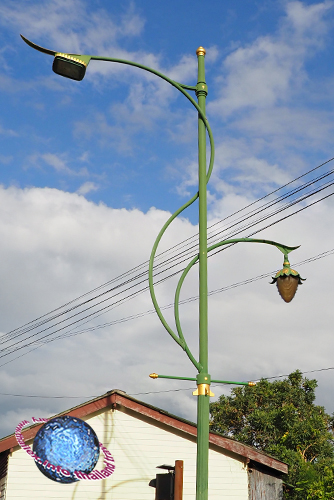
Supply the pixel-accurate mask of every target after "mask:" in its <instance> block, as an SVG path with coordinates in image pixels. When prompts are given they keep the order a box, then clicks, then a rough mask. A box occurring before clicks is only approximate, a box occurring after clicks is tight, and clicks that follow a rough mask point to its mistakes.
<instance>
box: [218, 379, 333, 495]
mask: <svg viewBox="0 0 334 500" xmlns="http://www.w3.org/2000/svg"><path fill="white" fill-rule="evenodd" d="M317 385H318V384H317V381H316V380H308V379H307V378H303V377H302V373H301V372H300V371H299V370H297V371H295V372H293V373H291V374H290V375H289V376H288V378H287V379H284V380H280V381H274V382H269V381H268V380H265V379H262V380H261V381H260V382H259V383H258V384H257V385H256V386H255V387H248V386H243V387H237V388H235V389H232V392H231V395H230V396H220V398H219V400H218V401H217V402H215V403H212V404H211V406H210V412H211V429H212V430H214V431H217V432H219V433H221V434H223V435H224V436H228V437H232V438H234V439H236V440H237V441H241V442H242V443H245V444H248V445H250V446H254V447H255V448H257V449H258V450H261V451H264V452H266V453H268V454H270V455H273V456H275V457H277V458H278V459H280V460H282V461H284V462H286V463H287V464H288V465H289V476H288V478H287V480H286V482H287V483H290V484H292V485H295V488H294V489H292V490H290V491H289V492H288V493H286V498H291V499H292V498H293V499H296V500H297V499H298V500H299V499H300V500H309V499H326V500H327V499H328V500H330V499H334V436H333V423H334V419H333V417H331V416H330V415H328V414H327V413H326V412H325V409H324V408H323V407H322V406H317V405H315V404H314V401H315V389H316V387H317Z"/></svg>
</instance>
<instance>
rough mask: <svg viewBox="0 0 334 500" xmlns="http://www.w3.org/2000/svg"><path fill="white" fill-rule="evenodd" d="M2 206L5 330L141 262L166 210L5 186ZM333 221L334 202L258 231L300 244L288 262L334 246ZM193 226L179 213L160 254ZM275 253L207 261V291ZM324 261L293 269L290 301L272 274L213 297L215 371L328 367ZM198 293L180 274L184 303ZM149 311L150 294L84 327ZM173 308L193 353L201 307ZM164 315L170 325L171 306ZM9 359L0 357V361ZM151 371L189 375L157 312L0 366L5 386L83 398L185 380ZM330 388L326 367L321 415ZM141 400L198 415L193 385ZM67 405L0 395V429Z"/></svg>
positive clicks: (276, 259)
mask: <svg viewBox="0 0 334 500" xmlns="http://www.w3.org/2000/svg"><path fill="white" fill-rule="evenodd" d="M0 210H1V213H2V217H1V220H0V238H1V241H2V245H1V247H0V277H1V289H0V319H1V326H0V328H1V331H2V332H4V333H5V332H7V331H9V330H12V329H14V328H17V327H18V326H20V325H22V324H24V323H26V322H27V321H31V320H32V319H33V318H37V317H39V316H41V315H43V314H44V313H45V312H47V311H50V310H51V309H54V308H55V307H57V306H59V305H62V304H64V303H66V302H68V301H69V300H71V299H73V298H75V297H77V296H79V295H81V294H82V293H84V292H86V291H88V290H91V289H93V288H95V287H97V286H99V285H101V284H102V283H106V282H107V281H108V280H110V279H111V278H114V277H116V276H119V275H121V274H122V273H123V272H126V271H128V270H129V269H130V268H133V267H135V266H136V265H138V264H140V263H142V262H145V261H146V260H147V258H148V256H149V253H150V249H151V246H152V244H153V241H154V239H155V237H156V235H157V233H158V231H159V230H160V228H161V226H162V225H163V223H164V222H165V221H166V219H167V217H168V216H169V214H168V213H165V212H162V211H159V210H156V209H151V210H150V211H149V212H148V213H146V214H144V213H142V212H140V211H139V210H131V211H129V210H125V209H120V210H115V209H111V208H108V207H106V206H104V205H102V204H101V205H95V204H94V203H91V202H88V201H87V200H86V199H85V198H84V197H82V196H78V195H77V194H70V193H64V192H62V191H58V190H55V189H37V188H32V189H25V190H20V189H16V188H10V189H4V188H1V189H0ZM331 219H332V203H331V202H324V203H322V204H320V205H318V206H316V207H314V208H313V209H310V210H309V211H307V213H306V212H305V213H304V214H303V213H302V214H301V215H299V216H296V217H293V218H292V219H291V220H287V221H286V222H284V223H281V224H280V225H278V226H274V227H273V228H271V229H268V230H266V231H265V232H264V233H262V235H261V236H260V237H266V238H268V239H274V240H276V241H281V242H283V243H286V244H290V245H294V244H302V247H301V249H299V250H297V251H295V252H293V254H295V255H291V263H292V264H295V263H296V262H297V261H299V260H303V259H305V258H307V257H310V256H312V255H315V254H317V253H319V252H321V251H324V250H327V249H329V248H333V247H334V240H333V235H332V233H331V232H328V230H327V229H328V225H329V224H330V221H331ZM195 231H196V228H195V227H194V226H192V225H191V224H190V223H189V222H187V221H186V220H178V221H176V222H175V223H174V225H173V226H171V228H170V230H169V231H168V233H167V234H166V238H164V241H163V244H162V249H166V248H168V247H170V246H172V245H174V244H175V243H177V242H178V241H181V240H183V239H185V238H187V237H190V236H192V235H193V234H194V232H195ZM319 242H321V244H320V246H319ZM193 251H194V252H196V250H195V249H194V250H193ZM282 258H283V255H282V254H280V253H279V252H278V251H277V250H276V249H275V248H272V247H268V248H267V247H265V246H264V245H263V246H261V245H259V246H256V247H255V246H254V245H242V244H240V245H238V246H235V247H233V249H229V250H227V251H226V252H223V253H222V254H219V255H217V256H215V257H213V258H212V259H210V260H209V289H210V290H214V289H217V288H221V287H222V286H225V285H228V284H231V283H235V282H238V281H242V280H244V279H247V278H251V277H253V276H256V275H258V274H262V273H263V272H269V271H271V270H272V271H274V270H275V269H277V268H278V267H280V266H281V265H282ZM332 259H333V257H328V258H327V259H323V260H322V261H316V262H315V263H314V264H310V265H308V266H305V267H302V268H300V269H299V268H298V267H297V269H298V270H300V272H301V274H302V276H303V277H306V278H307V281H306V282H305V284H304V285H303V286H302V287H301V289H300V290H299V291H298V293H297V296H296V298H295V300H294V301H293V302H292V303H291V304H289V305H286V304H285V303H283V301H282V300H281V299H280V298H279V296H278V294H277V292H276V290H275V287H274V286H271V287H270V286H269V285H268V284H267V283H268V281H269V279H268V278H267V279H266V280H262V281H259V282H256V283H254V284H252V285H248V286H245V287H239V288H236V289H233V290H230V291H228V292H224V293H222V294H217V295H214V296H212V297H210V299H209V304H210V307H209V310H210V316H209V317H210V334H209V338H210V371H211V374H212V376H213V377H214V378H218V379H219V378H222V379H232V380H233V379H237V380H239V379H247V380H248V379H255V378H258V377H261V376H272V375H277V374H280V373H282V372H283V373H289V371H292V370H294V369H295V368H300V369H302V370H307V369H316V368H321V367H326V366H331V364H332V362H331V357H330V353H331V351H332V348H333V347H334V346H332V344H333V342H334V340H333V336H332V332H331V329H330V325H331V324H332V321H333V318H332V307H331V305H330V301H331V294H330V293H329V292H330V290H331V288H332V284H331V274H332V273H331V272H330V269H331V267H332V266H333V261H332ZM157 278H158V277H157ZM142 279H143V283H142V284H141V285H137V287H136V288H133V289H129V292H128V293H130V292H131V291H136V290H138V288H140V287H141V286H145V285H147V276H146V272H145V274H144V275H143V278H142ZM110 286H111V285H109V287H110ZM129 286H131V283H129ZM174 287H175V280H168V281H166V282H165V283H164V284H163V285H160V286H158V287H157V296H158V300H159V302H160V304H161V305H167V304H170V303H171V302H172V301H173V295H174V289H175V288H174ZM105 289H106V288H103V289H102V291H103V290H105ZM196 294H197V268H195V269H194V270H193V272H192V273H190V275H189V278H187V281H186V283H185V284H184V290H183V291H182V293H181V299H184V298H187V297H192V296H194V295H196ZM123 296H124V294H122V295H120V296H119V298H122V297H123ZM151 309H152V305H151V300H150V297H149V295H148V293H147V292H146V293H145V294H140V295H137V296H136V299H135V300H129V301H127V302H124V304H123V305H119V306H118V307H116V308H113V309H111V310H110V312H108V313H107V314H106V315H104V316H101V317H99V318H96V319H95V320H94V319H90V321H89V323H88V324H86V325H84V326H85V327H91V326H94V325H98V324H102V323H108V322H113V321H115V320H118V319H122V318H126V317H127V316H130V315H133V314H137V313H141V312H145V311H148V310H151ZM180 311H181V323H182V325H183V329H184V334H185V336H186V339H187V340H188V342H189V345H190V347H191V349H192V350H193V351H194V352H195V353H196V352H197V343H198V339H197V305H196V303H193V302H192V303H189V304H185V305H184V306H181V309H180ZM74 312H75V311H74ZM165 314H166V317H167V319H168V321H170V322H171V324H172V311H171V310H167V311H166V312H165ZM60 319H62V318H60ZM61 326H62V325H60V327H61ZM80 329H82V328H80ZM315 332H316V335H315ZM46 333H48V332H46ZM59 333H62V331H60V332H59ZM22 353H24V351H22ZM17 354H20V352H18V353H17ZM7 360H8V358H1V359H0V365H1V364H2V363H3V362H6V361H7ZM152 371H155V372H157V373H159V372H160V373H163V374H173V375H174V374H178V375H180V376H182V375H183V376H194V375H195V370H194V369H193V368H192V366H191V364H190V362H188V360H187V358H186V356H185V353H184V352H183V351H182V350H181V349H179V347H178V346H177V345H176V344H175V343H174V342H173V341H172V339H170V338H169V336H168V334H167V333H166V332H165V331H164V329H163V327H162V326H161V325H160V322H159V320H158V319H157V317H156V315H155V314H152V315H146V316H143V317H141V318H138V319H137V320H133V321H129V322H121V323H118V324H115V325H114V326H105V327H104V328H102V329H100V330H96V331H92V332H91V333H85V334H82V335H79V336H76V337H72V338H68V339H65V340H62V341H57V342H52V343H50V344H47V345H46V346H44V347H41V348H39V349H37V350H35V351H33V352H32V353H30V354H28V355H27V356H23V357H22V358H20V359H18V360H16V361H14V362H13V363H9V364H7V365H5V366H3V367H0V375H1V377H2V391H1V392H6V393H12V394H13V393H14V394H28V393H30V394H32V393H33V394H43V395H58V396H59V395H64V396H66V395H68V396H76V395H78V396H83V400H84V399H85V398H84V397H85V396H93V395H98V394H101V393H103V392H105V391H106V390H110V389H112V388H115V387H117V388H121V389H124V390H126V391H127V392H128V393H130V394H138V393H145V392H155V391H164V390H171V389H173V388H180V387H190V386H191V384H190V385H189V383H188V384H183V383H180V382H171V381H163V380H162V381H160V380H158V381H155V382H152V381H151V380H150V379H149V378H148V374H149V373H151V372H152ZM69 381H70V382H69ZM330 383H331V378H330V372H329V374H328V378H327V379H326V380H325V381H324V382H323V385H322V390H321V392H320V398H321V401H326V404H327V403H328V406H327V407H328V409H329V410H331V409H332V406H331V405H332V402H331V401H329V400H328V399H326V391H327V388H328V386H329V384H330ZM221 391H225V389H224V388H215V389H214V392H215V393H216V395H219V394H220V393H221ZM138 398H139V399H140V398H143V399H144V400H147V401H149V402H151V403H153V404H156V405H160V406H161V407H164V408H166V409H169V411H174V412H175V413H177V414H180V413H181V414H182V415H184V416H186V417H188V418H192V419H194V418H195V413H194V410H195V399H194V398H193V397H192V396H191V391H185V392H181V393H180V394H178V393H176V397H175V393H163V392H162V393H161V394H151V395H144V394H141V395H139V396H138ZM75 403H76V401H75V400H74V402H73V401H72V400H71V401H69V402H67V401H66V400H62V401H59V400H51V401H44V400H43V406H41V403H40V401H39V400H37V401H34V402H32V400H31V399H30V400H28V402H26V400H23V399H19V400H18V401H17V400H15V401H13V399H9V398H6V399H4V403H3V404H2V405H1V413H2V418H1V431H0V432H2V433H7V432H11V431H13V430H14V424H15V422H14V423H13V420H12V419H13V418H14V417H15V418H16V417H17V418H18V421H19V420H20V418H21V416H22V415H24V414H25V415H26V416H27V414H28V416H31V415H32V414H35V413H36V412H37V411H38V412H39V414H38V415H37V414H36V416H43V415H45V414H49V413H55V412H56V411H60V410H61V409H65V408H66V407H67V406H68V407H69V406H72V405H73V404H75ZM10 412H12V413H10ZM32 412H33V413H32ZM11 426H12V427H11Z"/></svg>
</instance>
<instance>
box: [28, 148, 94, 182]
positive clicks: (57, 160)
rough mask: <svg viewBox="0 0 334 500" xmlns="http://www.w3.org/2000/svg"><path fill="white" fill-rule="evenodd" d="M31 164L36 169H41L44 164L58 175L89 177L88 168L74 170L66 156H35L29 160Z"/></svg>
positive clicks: (50, 154) (48, 154) (47, 154)
mask: <svg viewBox="0 0 334 500" xmlns="http://www.w3.org/2000/svg"><path fill="white" fill-rule="evenodd" d="M29 163H30V164H31V165H33V166H34V167H39V168H40V165H41V163H42V165H43V164H46V165H47V166H49V167H52V168H53V169H54V170H55V171H56V172H57V173H58V174H65V175H70V176H83V177H87V176H88V175H89V173H88V170H87V168H85V167H84V168H80V169H73V168H70V167H69V166H68V163H69V161H68V160H67V158H66V154H60V155H57V154H55V153H44V154H34V155H32V156H31V157H30V158H29Z"/></svg>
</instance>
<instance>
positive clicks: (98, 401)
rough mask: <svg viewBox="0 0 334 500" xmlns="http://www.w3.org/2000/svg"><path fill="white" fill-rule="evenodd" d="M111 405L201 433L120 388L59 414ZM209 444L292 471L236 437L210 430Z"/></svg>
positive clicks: (7, 441)
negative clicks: (235, 438) (225, 435)
mask: <svg viewBox="0 0 334 500" xmlns="http://www.w3.org/2000/svg"><path fill="white" fill-rule="evenodd" d="M108 408H112V409H118V410H123V411H130V412H132V413H133V414H134V415H137V417H141V418H143V417H144V418H148V419H149V420H151V421H152V423H154V422H155V423H156V424H160V425H164V426H166V427H167V428H169V429H170V431H171V432H173V431H174V432H175V431H179V432H181V433H183V434H186V435H188V436H189V437H190V436H191V437H196V435H197V427H196V424H194V423H193V422H189V421H188V420H185V419H183V418H180V417H177V416H175V415H172V414H171V413H168V412H167V411H165V410H162V409H160V408H157V407H155V406H152V405H149V404H147V403H143V402H142V401H139V400H137V399H134V398H133V397H131V396H129V395H128V394H126V393H125V392H123V391H119V390H117V389H115V390H112V391H109V392H107V393H106V394H103V395H102V396H99V397H97V398H95V399H92V400H90V401H87V402H86V403H83V404H81V405H78V406H75V407H74V408H71V409H69V410H66V411H63V412H61V413H59V414H58V415H56V416H61V415H65V414H66V415H70V416H72V417H77V418H84V417H88V416H90V415H92V414H94V413H98V412H101V411H103V410H105V409H108ZM42 425H43V424H34V425H31V426H30V427H27V428H26V429H23V430H22V431H21V432H22V435H23V437H24V440H25V441H27V440H30V439H33V438H34V437H35V435H36V433H37V431H38V430H39V429H40V428H41V427H42ZM209 443H210V444H211V445H215V446H217V447H218V448H221V449H222V450H225V451H227V452H231V453H234V454H236V455H239V456H240V457H242V458H243V459H244V460H245V461H246V462H247V463H248V462H249V461H252V462H257V463H259V464H261V465H264V466H266V467H269V468H271V469H274V470H275V471H277V472H279V473H284V474H287V473H288V466H287V464H285V463H284V462H281V461H280V460H277V459H275V458H273V457H271V456H269V455H267V454H266V453H263V452H261V451H258V450H256V449H255V448H253V447H252V446H248V445H245V444H243V443H239V442H238V441H235V440H234V439H231V438H227V437H224V436H222V435H220V434H218V433H216V432H210V435H209ZM16 446H18V443H17V441H16V437H15V434H14V433H13V434H11V435H10V436H7V437H4V438H2V439H0V453H2V452H5V451H7V450H10V449H12V448H14V447H16Z"/></svg>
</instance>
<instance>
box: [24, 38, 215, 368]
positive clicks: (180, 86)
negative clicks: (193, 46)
mask: <svg viewBox="0 0 334 500" xmlns="http://www.w3.org/2000/svg"><path fill="white" fill-rule="evenodd" d="M21 38H22V39H23V41H24V42H25V43H26V44H28V45H29V46H30V47H32V48H33V49H35V50H38V51H39V52H42V53H44V54H48V55H51V56H54V57H55V58H57V56H63V57H65V58H66V57H67V58H68V59H69V60H72V59H73V60H75V61H76V62H81V63H82V64H83V65H84V66H85V67H87V65H88V64H89V62H90V61H91V60H92V61H93V60H95V61H106V62H115V63H120V64H126V65H128V66H133V67H136V68H139V69H143V70H145V71H148V72H149V73H152V74H154V75H156V76H158V77H159V78H161V79H163V80H165V81H166V82H168V83H169V84H170V85H172V86H173V87H174V88H176V89H177V90H178V91H179V92H181V94H183V95H184V96H185V97H186V98H187V99H188V101H190V102H191V104H192V105H193V106H194V107H195V109H196V110H197V112H198V114H199V116H200V117H201V118H202V120H203V123H204V125H205V127H206V130H207V132H208V135H209V140H210V162H209V167H208V170H207V175H206V182H207V183H208V181H209V179H210V176H211V173H212V169H213V163H214V141H213V134H212V131H211V128H210V126H209V123H208V120H207V118H206V115H205V113H204V112H203V110H202V109H201V107H200V106H199V105H198V103H197V102H196V101H195V99H193V97H192V96H191V95H190V94H189V93H188V92H187V91H186V89H187V90H193V91H197V90H199V89H198V84H197V86H189V85H184V84H182V83H178V82H176V81H174V80H172V79H171V78H169V77H168V76H166V75H164V74H163V73H161V72H160V71H157V70H155V69H153V68H149V67H148V66H145V65H143V64H141V63H137V62H133V61H128V60H126V59H118V58H114V57H101V56H91V55H82V54H66V53H60V52H56V51H54V50H50V49H46V48H44V47H41V46H40V45H37V44H35V43H33V42H31V41H30V40H28V39H27V38H25V37H24V36H23V35H21ZM83 74H84V73H83ZM81 78H83V75H82V76H81ZM81 78H80V79H81ZM200 90H201V91H206V84H205V85H204V84H201V88H200ZM198 197H199V193H198V192H197V193H196V194H195V195H194V196H193V197H192V198H191V199H190V200H189V201H187V202H186V203H185V204H184V205H182V207H180V208H179V209H178V210H177V211H176V212H175V213H174V214H172V215H171V217H169V219H168V220H167V222H166V223H165V224H164V226H163V228H162V229H161V231H160V233H159V234H158V237H157V238H156V240H155V243H154V245H153V249H152V252H151V256H150V262H149V287H150V293H151V297H152V302H153V305H154V308H155V310H156V312H157V314H158V316H159V318H160V321H161V322H162V324H163V325H164V327H165V328H166V330H167V331H168V333H169V334H170V335H171V337H172V338H173V339H174V340H175V342H177V343H178V344H179V345H180V346H181V347H182V349H184V350H186V352H187V354H188V356H190V357H191V359H192V362H193V363H195V366H196V361H195V359H194V358H192V356H191V353H190V352H188V351H189V349H188V347H187V346H186V343H185V341H184V338H183V336H182V337H179V336H178V335H177V334H176V333H174V332H173V330H172V328H171V327H170V326H169V325H168V323H167V321H166V320H165V318H164V316H163V314H162V312H161V309H160V307H159V305H158V302H157V299H156V295H155V291H154V281H153V267H154V258H155V255H156V251H157V247H158V245H159V243H160V240H161V238H162V236H163V234H164V233H165V231H166V230H167V228H168V227H169V225H170V224H171V223H172V221H173V220H174V219H175V218H176V217H177V216H178V215H179V214H180V213H181V212H183V211H184V210H185V209H186V208H188V207H189V206H190V205H192V203H194V202H195V201H196V200H197V198H198Z"/></svg>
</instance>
